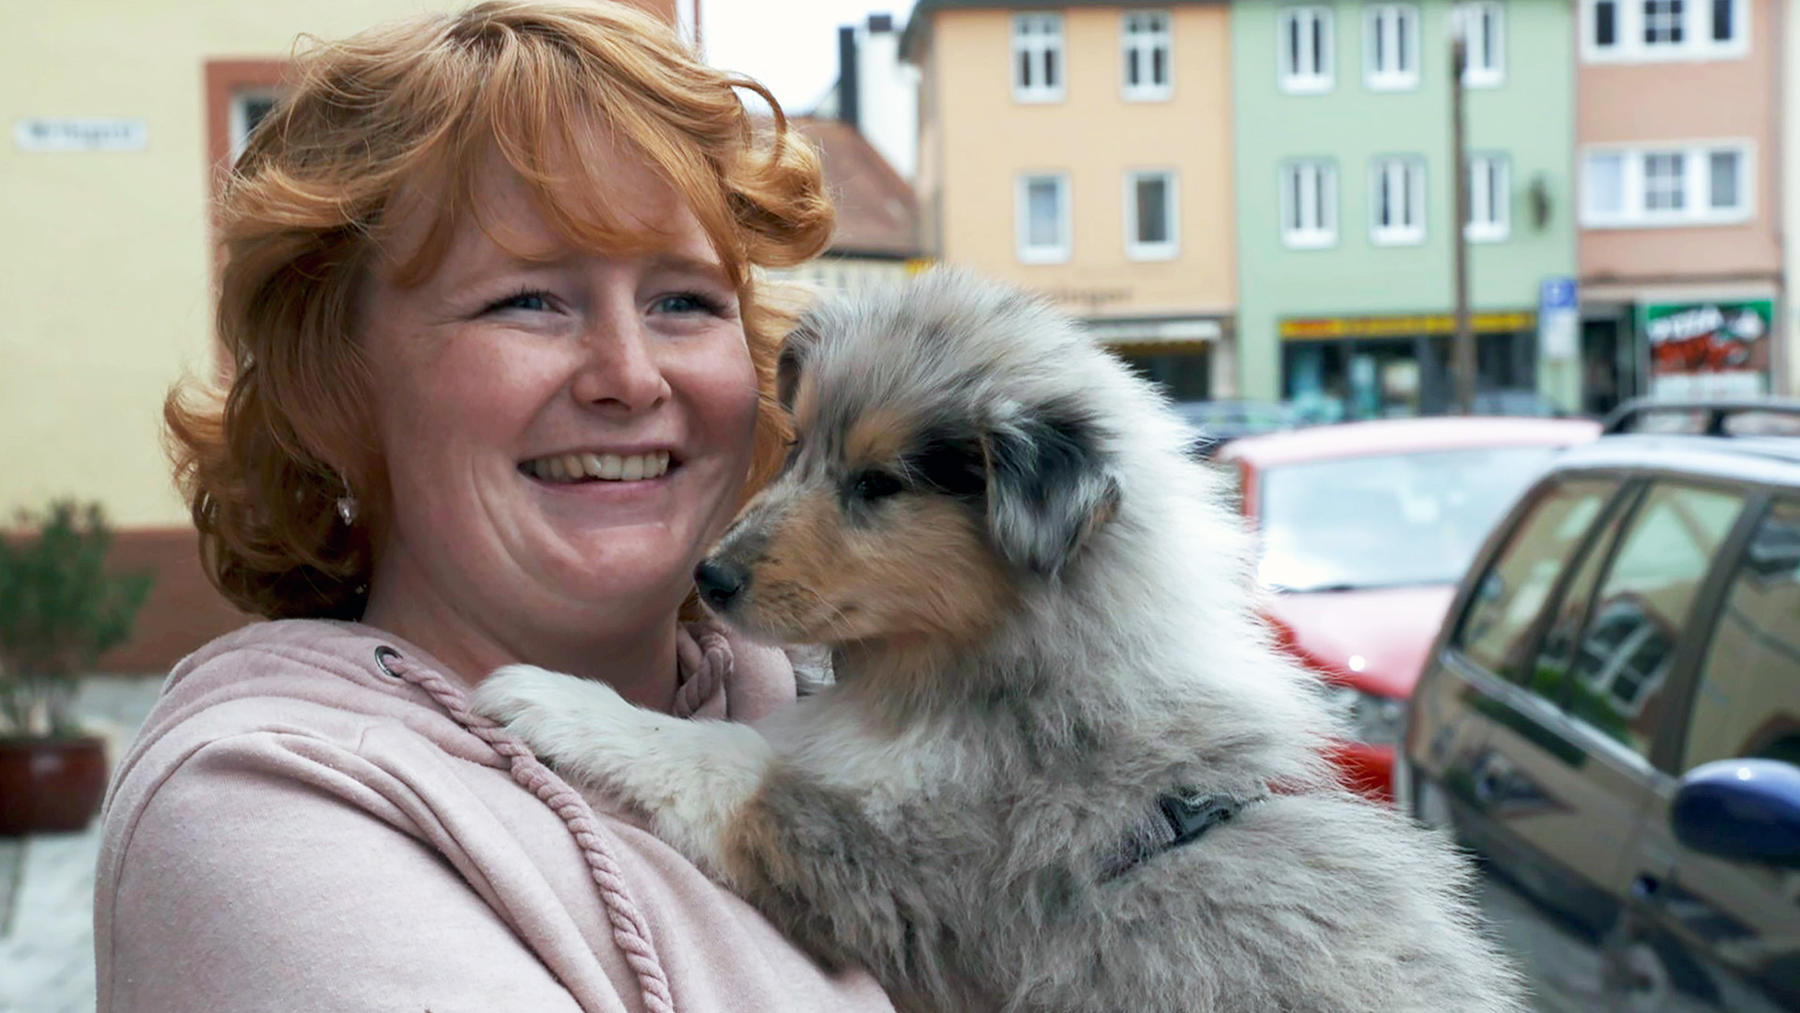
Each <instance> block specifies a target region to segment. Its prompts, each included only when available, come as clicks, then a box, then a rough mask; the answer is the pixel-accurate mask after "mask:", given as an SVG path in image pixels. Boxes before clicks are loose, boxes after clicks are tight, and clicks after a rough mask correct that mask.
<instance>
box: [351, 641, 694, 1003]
mask: <svg viewBox="0 0 1800 1013" xmlns="http://www.w3.org/2000/svg"><path fill="white" fill-rule="evenodd" d="M375 664H376V665H377V666H379V667H380V669H381V670H382V671H383V672H386V673H387V674H389V675H391V676H395V677H398V678H400V679H404V680H406V681H407V682H409V683H412V684H413V685H415V686H417V687H419V688H420V689H422V690H424V691H425V692H427V693H430V694H431V697H432V699H434V700H436V701H437V702H438V706H440V707H442V708H444V710H445V711H447V712H448V713H449V714H450V716H451V717H452V718H454V719H455V720H456V722H457V723H458V724H460V725H462V726H463V727H464V728H466V729H468V730H469V733H470V734H472V735H474V736H475V737H477V738H479V739H481V740H482V741H483V742H486V743H487V744H488V745H490V746H492V747H493V748H494V751H495V752H497V753H499V754H500V755H501V756H504V757H506V759H507V762H508V765H509V766H510V768H511V770H512V777H513V780H514V781H517V782H518V783H519V785H520V786H521V787H523V788H524V789H525V790H527V791H529V792H531V793H532V794H534V795H536V796H537V797H538V798H539V799H540V800H542V801H543V803H544V804H545V805H546V806H549V807H550V809H551V810H552V811H553V812H555V813H556V815H558V816H560V817H562V821H563V823H564V824H566V825H567V826H568V828H569V833H570V834H571V835H572V836H573V837H574V838H575V843H576V844H577V845H579V846H580V848H581V853H582V855H583V857H585V858H586V859H587V864H588V870H589V871H590V872H591V873H592V874H593V877H594V882H595V883H596V884H597V885H598V886H599V887H600V901H601V904H602V905H603V906H604V907H605V908H606V917H607V920H608V921H609V922H610V923H611V924H612V936H613V942H614V943H616V944H617V945H618V947H619V950H620V951H621V952H623V953H624V954H625V962H626V963H627V964H629V965H630V966H631V971H632V973H633V974H635V975H636V976H637V981H638V990H639V992H640V993H641V994H642V996H643V999H644V1007H645V1008H646V1009H648V1010H649V1011H650V1013H674V1011H675V1000H674V998H673V997H672V996H671V995H670V992H669V978H668V975H666V974H664V973H663V967H662V961H661V960H660V959H658V957H657V955H656V944H655V943H654V942H653V941H652V940H651V938H650V926H649V924H648V923H646V922H645V921H644V915H643V913H642V912H640V911H639V910H638V908H637V905H636V904H634V903H633V902H632V900H631V895H630V894H629V893H628V892H626V889H625V877H624V875H623V874H622V873H621V872H620V871H619V863H618V862H617V861H616V860H615V859H614V858H613V856H612V852H611V851H610V850H609V848H608V846H607V834H606V832H605V831H604V830H602V829H601V827H600V821H599V820H598V819H597V818H595V816H594V811H593V809H591V808H590V807H589V806H588V804H587V801H586V800H585V799H583V798H582V797H581V794H580V793H579V792H577V791H576V790H575V789H573V788H571V787H569V784H568V782H567V781H564V780H563V779H562V778H560V777H558V776H556V774H555V773H554V772H552V771H551V770H550V768H548V767H546V766H544V764H543V763H542V762H541V761H540V760H538V758H537V757H536V756H535V755H533V754H532V752H531V749H530V748H529V747H527V746H526V745H525V744H524V743H523V742H520V741H519V740H518V739H517V738H515V737H513V735H512V734H511V733H509V732H508V731H507V730H506V729H505V728H502V727H501V726H500V725H498V724H495V723H494V722H493V721H490V720H489V719H487V718H485V717H483V716H481V715H479V714H476V713H475V712H474V711H471V710H469V701H468V699H467V697H465V696H464V695H463V692H462V690H461V689H460V688H459V687H457V686H456V685H455V684H453V683H451V682H450V680H448V679H446V678H444V677H443V676H442V675H439V674H438V673H436V672H434V671H432V670H431V669H429V668H426V667H424V666H422V665H415V664H414V663H412V662H411V661H409V660H407V658H406V657H405V656H404V655H402V654H401V653H400V652H399V651H396V650H394V649H393V648H392V647H388V646H386V645H383V646H381V647H377V648H376V649H375Z"/></svg>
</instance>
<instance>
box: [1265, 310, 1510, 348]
mask: <svg viewBox="0 0 1800 1013" xmlns="http://www.w3.org/2000/svg"><path fill="white" fill-rule="evenodd" d="M1535 323H1537V317H1536V315H1535V314H1532V313H1528V312H1513V313H1471V314H1469V328H1470V329H1471V330H1473V331H1474V332H1475V333H1477V334H1511V333H1514V332H1515V331H1527V330H1530V329H1531V328H1532V326H1533V325H1534V324H1535ZM1454 333H1456V317H1455V315H1454V314H1450V313H1410V314H1402V315H1398V316H1383V317H1313V318H1295V319H1289V320H1283V321H1282V322H1281V337H1282V339H1283V340H1286V341H1328V340H1331V339H1334V338H1412V337H1417V336H1419V335H1421V334H1454Z"/></svg>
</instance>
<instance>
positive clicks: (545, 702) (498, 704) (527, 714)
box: [470, 665, 637, 760]
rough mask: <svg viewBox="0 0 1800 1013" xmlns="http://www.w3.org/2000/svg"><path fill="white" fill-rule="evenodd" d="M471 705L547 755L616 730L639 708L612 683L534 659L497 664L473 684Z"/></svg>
mask: <svg viewBox="0 0 1800 1013" xmlns="http://www.w3.org/2000/svg"><path fill="white" fill-rule="evenodd" d="M470 706H471V707H472V708H473V709H474V710H475V712H476V713H478V714H484V715H486V716H488V717H490V718H493V719H494V720H495V721H498V722H499V723H501V724H503V725H505V726H506V730H507V731H509V732H511V733H513V734H514V735H516V736H518V737H519V738H520V739H521V740H523V741H524V742H525V744H526V745H528V746H530V747H531V750H532V752H534V753H536V754H537V755H538V756H539V757H541V758H543V759H546V760H550V759H555V758H557V757H563V756H568V755H571V754H576V753H579V752H580V751H581V749H582V747H583V746H584V745H587V744H591V743H593V742H594V741H595V740H596V739H600V738H604V737H607V736H611V735H617V734H618V733H619V732H620V731H621V728H620V725H621V724H622V722H624V721H628V720H629V715H631V714H634V713H635V712H636V710H637V708H635V707H633V706H632V705H631V704H629V703H627V702H626V701H625V698H623V697H621V696H620V695H619V694H618V693H617V692H616V691H614V690H613V688H612V687H611V686H608V685H606V684H604V683H599V682H594V681H593V680H590V679H579V678H576V677H575V676H572V675H563V674H561V673H558V672H551V671H547V670H545V669H542V668H538V667H536V666H533V665H508V666H506V667H505V668H501V669H497V670H495V672H494V673H493V674H492V675H490V676H488V677H487V678H486V679H485V680H483V681H482V683H481V685H480V686H477V687H476V688H475V692H474V694H473V695H472V696H471V698H470Z"/></svg>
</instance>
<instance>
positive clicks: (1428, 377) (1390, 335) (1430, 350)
mask: <svg viewBox="0 0 1800 1013" xmlns="http://www.w3.org/2000/svg"><path fill="white" fill-rule="evenodd" d="M1469 323H1470V327H1471V329H1472V330H1473V331H1474V332H1475V359H1476V367H1477V368H1476V384H1475V387H1476V401H1477V404H1476V408H1477V410H1478V411H1482V412H1496V413H1508V414H1519V413H1535V412H1537V411H1538V410H1539V405H1540V399H1539V398H1538V396H1537V333H1536V327H1537V317H1536V314H1535V313H1532V312H1530V311H1525V310H1518V311H1509V312H1496V313H1475V314H1471V315H1470V319H1469ZM1455 331H1456V318H1455V317H1454V316H1452V315H1451V314H1448V313H1430V314H1400V315H1389V316H1361V317H1306V318H1289V319H1285V320H1282V321H1281V324H1280V331H1279V333H1280V336H1281V389H1282V396H1283V398H1284V399H1286V400H1288V401H1290V402H1292V403H1293V404H1294V406H1295V407H1296V408H1297V409H1299V411H1300V412H1301V413H1302V414H1303V415H1304V416H1306V417H1308V418H1310V419H1313V420H1316V421H1338V420H1349V419H1376V418H1400V417H1407V416H1415V415H1444V414H1448V413H1451V412H1453V411H1455V410H1456V384H1455V382H1454V380H1453V378H1452V376H1451V369H1450V360H1451V341H1452V337H1453V335H1454V334H1455Z"/></svg>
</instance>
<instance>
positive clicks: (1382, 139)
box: [1231, 0, 1578, 418]
mask: <svg viewBox="0 0 1800 1013" xmlns="http://www.w3.org/2000/svg"><path fill="white" fill-rule="evenodd" d="M1232 6H1233V10H1232V29H1231V30H1232V62H1233V67H1232V85H1233V100H1232V101H1233V105H1234V108H1233V118H1234V133H1235V148H1236V165H1235V169H1236V186H1237V189H1238V214H1239V217H1238V221H1237V233H1238V236H1237V245H1238V277H1239V301H1238V315H1237V332H1236V339H1235V340H1236V346H1237V359H1238V370H1239V374H1238V394H1239V395H1240V396H1244V397H1251V398H1259V399H1283V400H1288V399H1291V400H1295V401H1297V402H1300V403H1301V404H1302V405H1306V406H1312V407H1315V408H1316V409H1317V410H1318V413H1319V415H1321V416H1323V417H1327V418H1332V417H1346V418H1367V417H1379V416H1387V415H1411V414H1435V413H1438V412H1443V411H1447V410H1450V409H1451V408H1452V407H1453V405H1454V403H1455V402H1454V384H1453V383H1452V381H1451V378H1450V372H1449V362H1450V344H1451V338H1450V334H1451V331H1452V329H1453V324H1452V314H1453V310H1454V305H1455V303H1454V299H1455V295H1454V292H1455V289H1454V278H1455V274H1454V249H1453V245H1452V239H1453V235H1454V233H1453V230H1452V229H1451V228H1450V227H1449V223H1450V222H1451V220H1452V218H1453V210H1452V209H1453V207H1454V203H1453V202H1454V200H1455V194H1454V191H1453V189H1452V179H1453V174H1454V165H1455V162H1454V160H1453V155H1452V150H1451V149H1452V145H1451V93H1452V88H1451V72H1450V62H1451V47H1450V38H1451V29H1452V18H1453V17H1456V18H1458V19H1461V20H1460V23H1461V24H1464V25H1466V26H1467V29H1466V30H1467V36H1466V37H1467V39H1468V46H1469V54H1470V69H1469V72H1468V74H1467V76H1466V77H1465V79H1464V80H1465V82H1467V87H1466V89H1465V94H1466V102H1465V110H1466V112H1465V116H1466V120H1465V122H1466V130H1467V144H1466V147H1467V150H1468V152H1469V154H1470V156H1471V161H1470V164H1471V170H1470V177H1471V183H1470V198H1471V220H1470V221H1471V223H1470V227H1469V232H1468V235H1469V238H1470V242H1469V292H1470V305H1471V309H1472V311H1473V322H1474V325H1475V330H1476V332H1477V335H1478V338H1477V353H1478V361H1479V367H1480V368H1479V370H1478V389H1479V391H1480V401H1481V407H1482V408H1483V409H1485V410H1490V411H1491V410H1502V411H1505V410H1514V411H1516V410H1522V409H1529V408H1531V407H1533V406H1534V405H1536V406H1542V405H1543V403H1544V402H1548V403H1550V404H1552V405H1555V406H1557V407H1561V408H1573V407H1575V398H1576V392H1577V388H1578V377H1577V375H1576V372H1575V370H1576V367H1575V365H1574V360H1573V351H1574V348H1573V346H1574V337H1573V335H1572V333H1570V332H1568V331H1567V330H1566V329H1565V325H1567V326H1568V327H1572V326H1573V318H1572V314H1571V315H1565V314H1561V313H1552V314H1547V315H1546V316H1547V319H1545V320H1544V321H1543V323H1544V326H1545V328H1546V331H1545V333H1544V334H1543V335H1542V338H1543V340H1540V333H1539V323H1540V322H1539V313H1538V310H1539V305H1540V294H1541V293H1542V292H1543V291H1544V287H1545V283H1546V282H1552V283H1554V282H1555V281H1557V280H1559V279H1570V278H1572V277H1573V276H1574V275H1575V273H1576V232H1575V228H1576V225H1575V206H1574V200H1575V186H1574V179H1573V166H1574V161H1575V160H1574V143H1575V77H1574V75H1575V60H1574V52H1573V47H1574V44H1575V26H1574V22H1573V17H1574V13H1573V8H1574V6H1575V5H1574V3H1573V2H1572V0H1479V2H1463V3H1457V4H1454V5H1453V4H1452V3H1450V2H1448V0H1420V2H1417V3H1364V2H1352V0H1339V2H1316V0H1292V2H1290V0H1234V2H1233V5H1232ZM1550 287H1551V291H1553V292H1567V291H1568V289H1567V287H1566V286H1558V285H1555V284H1552V285H1551V286H1550ZM1552 300H1553V304H1554V296H1553V297H1552Z"/></svg>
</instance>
